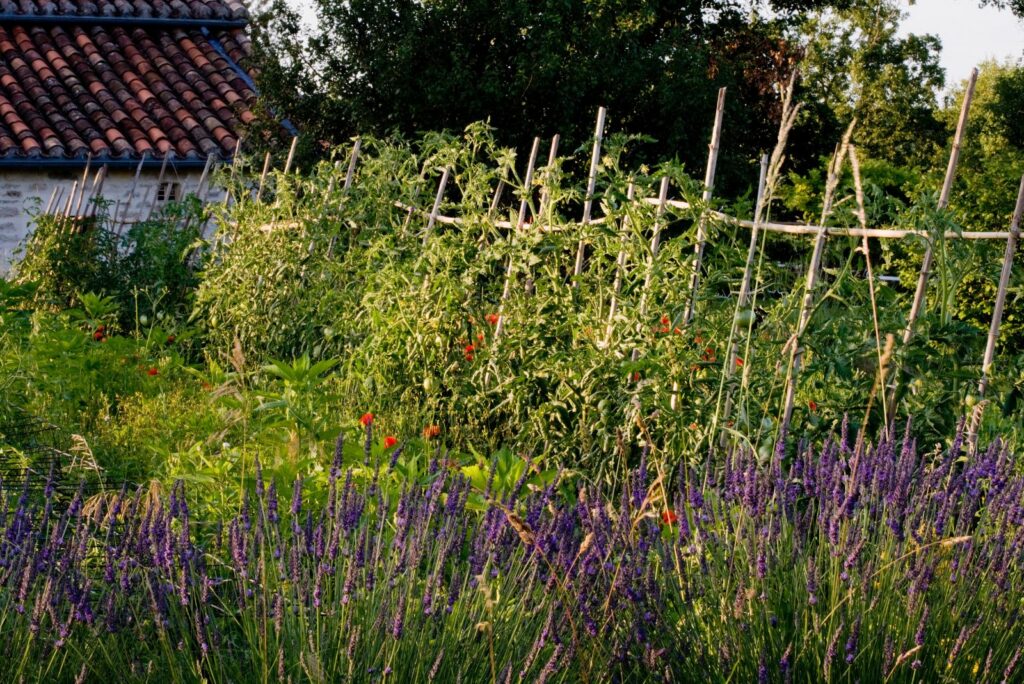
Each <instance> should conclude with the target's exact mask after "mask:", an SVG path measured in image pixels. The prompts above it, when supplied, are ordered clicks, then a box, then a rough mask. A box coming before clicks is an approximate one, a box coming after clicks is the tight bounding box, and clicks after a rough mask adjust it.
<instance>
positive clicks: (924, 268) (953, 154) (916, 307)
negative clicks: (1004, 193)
mask: <svg viewBox="0 0 1024 684" xmlns="http://www.w3.org/2000/svg"><path fill="white" fill-rule="evenodd" d="M977 80H978V70H977V68H975V69H972V70H971V76H970V78H969V79H968V81H967V90H966V91H964V101H963V104H962V106H961V107H960V118H959V119H958V120H957V122H956V133H955V134H954V136H953V146H952V148H951V149H950V151H949V163H948V164H947V165H946V176H945V178H944V179H943V181H942V191H941V192H940V193H939V203H938V208H939V209H940V210H942V209H945V208H946V207H947V206H949V195H950V192H952V189H953V178H954V177H955V176H956V166H957V162H958V161H959V160H960V146H961V144H962V143H963V138H964V131H965V129H966V128H967V115H968V113H969V112H970V110H971V100H972V99H973V98H974V86H975V84H976V82H977ZM931 269H932V244H931V241H929V242H928V246H927V247H926V248H925V250H924V257H923V258H922V259H921V271H920V272H919V273H918V275H917V287H916V288H915V289H914V300H913V302H912V303H911V305H910V313H909V314H908V315H907V327H906V328H905V329H904V330H903V344H904V346H905V345H907V344H909V343H910V340H911V339H913V337H914V326H915V325H916V324H917V319H918V317H919V316H920V315H921V309H923V308H924V298H925V293H926V291H927V289H928V277H929V276H930V275H931ZM901 375H902V369H896V370H895V372H893V374H892V386H891V387H890V388H889V410H888V415H890V416H895V415H896V390H897V385H898V382H899V378H900V376H901Z"/></svg>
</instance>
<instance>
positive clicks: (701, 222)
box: [673, 88, 725, 397]
mask: <svg viewBox="0 0 1024 684" xmlns="http://www.w3.org/2000/svg"><path fill="white" fill-rule="evenodd" d="M724 113H725V88H719V89H718V102H717V104H716V105H715V125H714V126H713V127H712V129H711V144H710V145H709V146H708V165H707V168H706V169H705V171H704V192H703V193H702V194H701V199H702V200H703V203H704V210H703V211H701V215H700V218H699V219H698V220H697V244H696V245H694V247H693V272H692V273H691V274H690V301H689V303H688V304H687V305H686V315H685V317H684V318H683V323H684V324H685V325H689V324H690V322H691V321H692V320H693V315H694V312H695V309H696V307H697V289H698V288H699V287H700V269H701V263H702V261H703V260H704V245H705V243H706V242H707V230H706V228H707V208H708V205H709V204H710V202H711V196H712V194H713V193H714V190H715V171H716V169H717V168H718V149H719V143H720V142H721V139H722V116H723V115H724ZM674 396H675V395H674V394H673V397H674Z"/></svg>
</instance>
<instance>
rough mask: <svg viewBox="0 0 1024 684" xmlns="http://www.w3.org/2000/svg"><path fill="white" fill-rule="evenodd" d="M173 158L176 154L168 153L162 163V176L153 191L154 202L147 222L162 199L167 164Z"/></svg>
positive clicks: (158, 178) (160, 175) (150, 206)
mask: <svg viewBox="0 0 1024 684" xmlns="http://www.w3.org/2000/svg"><path fill="white" fill-rule="evenodd" d="M172 156H174V152H172V151H168V152H167V154H165V155H164V160H163V162H161V163H160V174H159V175H158V176H157V179H156V188H155V189H154V191H153V202H152V203H151V204H150V205H149V213H148V214H146V220H147V221H148V220H149V218H150V217H151V216H152V215H153V211H155V210H156V203H157V200H158V199H159V198H160V186H162V185H163V184H164V174H166V173H167V162H168V161H170V159H171V157H172Z"/></svg>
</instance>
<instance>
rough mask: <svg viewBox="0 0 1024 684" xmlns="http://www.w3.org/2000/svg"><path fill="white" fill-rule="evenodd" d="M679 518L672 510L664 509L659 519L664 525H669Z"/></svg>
mask: <svg viewBox="0 0 1024 684" xmlns="http://www.w3.org/2000/svg"><path fill="white" fill-rule="evenodd" d="M677 520H679V516H678V515H676V514H675V513H673V512H672V511H664V512H662V514H661V521H662V522H663V523H665V524H666V525H671V524H673V523H675V522H676V521H677Z"/></svg>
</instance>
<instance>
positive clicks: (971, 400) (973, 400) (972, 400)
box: [964, 394, 978, 408]
mask: <svg viewBox="0 0 1024 684" xmlns="http://www.w3.org/2000/svg"><path fill="white" fill-rule="evenodd" d="M977 403H978V397H976V396H974V395H973V394H968V395H967V396H966V397H964V404H966V405H967V408H974V406H975V405H976V404H977Z"/></svg>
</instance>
